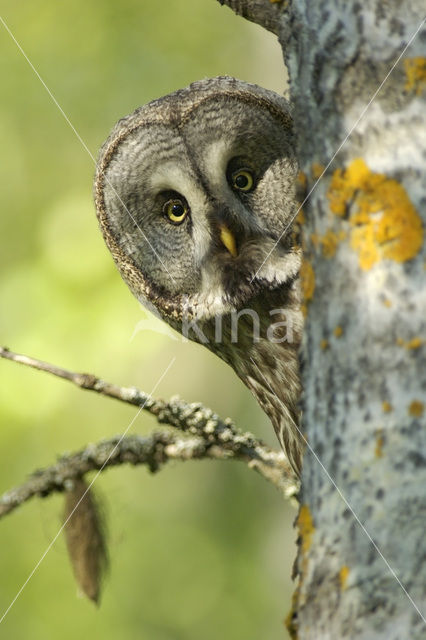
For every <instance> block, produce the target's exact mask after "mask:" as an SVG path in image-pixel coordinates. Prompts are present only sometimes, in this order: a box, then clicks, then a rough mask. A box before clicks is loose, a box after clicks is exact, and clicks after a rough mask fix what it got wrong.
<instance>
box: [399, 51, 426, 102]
mask: <svg viewBox="0 0 426 640" xmlns="http://www.w3.org/2000/svg"><path fill="white" fill-rule="evenodd" d="M404 71H405V75H406V76H407V80H406V82H405V87H404V89H405V90H406V91H408V92H410V93H416V95H418V96H419V95H420V94H421V93H422V92H423V91H424V90H425V89H426V58H421V57H418V58H405V60H404Z"/></svg>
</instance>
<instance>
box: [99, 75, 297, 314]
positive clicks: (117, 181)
mask: <svg viewBox="0 0 426 640" xmlns="http://www.w3.org/2000/svg"><path fill="white" fill-rule="evenodd" d="M296 172H297V163H296V159H295V152H294V140H293V133H292V120H291V116H290V111H289V106H288V103H287V102H286V101H285V100H284V99H283V98H282V97H280V96H278V95H277V94H275V93H273V92H271V91H267V90H265V89H262V88H260V87H258V86H255V85H251V84H247V83H245V82H242V81H239V80H235V79H233V78H229V77H218V78H213V79H207V80H201V81H199V82H195V83H193V84H191V85H190V86H189V87H187V88H186V89H182V90H180V91H176V92H174V93H171V94H170V95H167V96H165V97H163V98H160V99H158V100H154V101H153V102H150V103H149V104H147V105H145V106H143V107H140V108H139V109H136V111H134V112H133V113H132V114H131V115H129V116H127V117H125V118H123V119H121V120H120V121H119V122H118V123H117V124H116V125H115V127H114V129H113V130H112V132H111V134H110V136H109V138H108V139H107V141H106V142H105V144H104V145H103V147H102V149H101V151H100V155H99V160H98V164H97V170H96V178H95V187H94V191H95V202H96V211H97V216H98V219H99V223H100V228H101V230H102V233H103V236H104V239H105V242H106V244H107V246H108V248H109V250H110V252H111V254H112V256H113V258H114V260H115V262H116V264H117V267H118V269H119V271H120V273H121V275H122V277H123V279H124V280H125V282H126V283H127V284H128V286H129V287H130V289H131V290H132V292H133V293H134V295H135V296H136V297H137V298H138V299H139V300H140V301H141V302H142V303H145V304H146V303H149V305H154V306H155V308H156V309H157V310H158V312H159V314H160V315H161V316H162V317H163V318H164V319H166V320H167V321H168V322H169V323H170V324H172V325H176V323H178V322H179V320H180V319H181V318H182V315H183V313H185V314H186V315H188V314H189V315H190V316H194V317H197V318H200V319H206V318H209V317H212V316H214V315H218V314H225V313H229V312H231V311H232V310H235V309H240V308H243V307H245V306H249V305H250V301H251V300H252V299H253V298H254V297H256V296H258V295H259V294H260V293H261V292H263V291H265V290H266V291H273V290H275V289H277V288H279V287H280V286H281V285H282V284H283V283H285V282H288V281H289V280H291V279H292V278H294V277H295V274H296V273H297V271H298V268H299V255H298V251H297V249H296V248H295V247H294V246H293V239H292V236H291V234H288V233H283V232H284V231H285V229H286V226H288V225H289V223H290V222H291V220H292V217H293V216H294V212H295V204H294V184H295V175H296Z"/></svg>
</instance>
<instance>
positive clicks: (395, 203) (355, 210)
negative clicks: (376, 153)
mask: <svg viewBox="0 0 426 640" xmlns="http://www.w3.org/2000/svg"><path fill="white" fill-rule="evenodd" d="M327 196H328V199H329V202H330V209H331V211H332V212H333V213H334V214H336V215H338V216H344V215H345V214H346V213H347V212H348V211H350V216H349V223H350V226H351V227H352V230H351V246H352V248H353V249H355V250H356V251H358V253H359V264H360V267H361V268H362V269H370V268H371V267H372V266H373V265H374V264H376V262H378V261H379V260H383V259H391V260H395V261H396V262H405V261H406V260H410V259H411V258H414V256H415V255H416V254H417V253H418V251H419V249H420V247H421V246H422V242H423V228H422V221H421V218H420V216H419V214H418V213H417V211H416V209H415V208H414V206H413V204H412V203H411V201H410V199H409V198H408V195H407V193H406V191H405V189H404V187H403V186H402V185H400V184H399V183H398V182H397V181H396V180H393V179H391V178H388V177H387V176H386V175H384V174H381V173H373V172H372V171H370V169H369V168H368V166H367V165H366V163H365V162H364V160H363V159H362V158H358V159H356V160H354V161H353V162H352V163H351V164H350V165H349V167H348V168H347V169H346V170H342V169H337V170H336V171H335V172H334V174H333V177H332V179H331V183H330V187H329V190H328V193H327Z"/></svg>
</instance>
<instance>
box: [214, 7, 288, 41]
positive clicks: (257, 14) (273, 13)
mask: <svg viewBox="0 0 426 640" xmlns="http://www.w3.org/2000/svg"><path fill="white" fill-rule="evenodd" d="M218 2H219V4H221V5H224V4H225V5H226V6H227V7H229V8H230V9H232V10H233V11H235V13H236V14H237V15H239V16H242V17H243V18H246V19H247V20H250V21H251V22H255V23H256V24H259V25H261V26H262V27H265V29H268V31H272V33H275V34H277V33H278V27H279V20H280V15H281V13H282V9H283V7H284V8H285V7H286V6H287V4H288V2H286V1H285V0H218Z"/></svg>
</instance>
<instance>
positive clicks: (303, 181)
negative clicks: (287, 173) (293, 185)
mask: <svg viewBox="0 0 426 640" xmlns="http://www.w3.org/2000/svg"><path fill="white" fill-rule="evenodd" d="M296 182H297V185H298V186H299V187H302V189H306V186H307V184H308V179H307V177H306V173H304V172H303V171H299V173H298V174H297V178H296Z"/></svg>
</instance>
